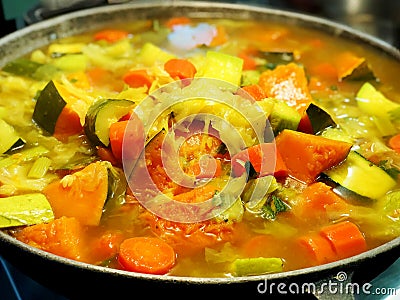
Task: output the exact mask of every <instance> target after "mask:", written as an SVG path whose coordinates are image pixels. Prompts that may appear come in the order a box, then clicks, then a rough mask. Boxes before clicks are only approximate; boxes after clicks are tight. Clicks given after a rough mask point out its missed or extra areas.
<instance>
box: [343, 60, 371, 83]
mask: <svg viewBox="0 0 400 300" xmlns="http://www.w3.org/2000/svg"><path fill="white" fill-rule="evenodd" d="M342 79H343V80H352V81H361V80H364V81H367V80H376V79H377V78H376V76H375V74H374V72H373V71H372V70H371V68H370V67H369V65H368V63H367V61H364V62H362V63H361V64H360V65H358V66H357V67H356V68H355V69H354V70H353V72H351V74H349V75H347V76H346V77H344V78H342Z"/></svg>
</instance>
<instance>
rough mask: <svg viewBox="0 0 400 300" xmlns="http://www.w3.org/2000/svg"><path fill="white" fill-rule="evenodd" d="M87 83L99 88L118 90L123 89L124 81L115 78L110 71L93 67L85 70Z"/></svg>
mask: <svg viewBox="0 0 400 300" xmlns="http://www.w3.org/2000/svg"><path fill="white" fill-rule="evenodd" d="M86 75H87V77H88V80H89V83H90V85H91V86H93V87H95V88H100V89H106V90H110V91H116V92H120V91H122V89H123V86H124V82H123V81H122V80H120V79H118V80H117V79H116V78H115V77H114V76H113V74H112V72H110V71H108V70H106V69H103V68H100V67H95V68H91V69H89V70H87V71H86Z"/></svg>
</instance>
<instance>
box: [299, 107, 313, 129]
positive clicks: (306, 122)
mask: <svg viewBox="0 0 400 300" xmlns="http://www.w3.org/2000/svg"><path fill="white" fill-rule="evenodd" d="M297 131H300V132H304V133H308V134H314V130H313V128H312V125H311V121H310V118H309V117H308V114H307V113H306V112H304V113H303V115H302V116H301V119H300V123H299V125H298V126H297Z"/></svg>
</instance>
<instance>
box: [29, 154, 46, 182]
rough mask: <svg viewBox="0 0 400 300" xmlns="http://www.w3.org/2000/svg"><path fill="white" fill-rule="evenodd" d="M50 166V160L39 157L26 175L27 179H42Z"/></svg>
mask: <svg viewBox="0 0 400 300" xmlns="http://www.w3.org/2000/svg"><path fill="white" fill-rule="evenodd" d="M50 165H51V159H50V158H48V157H45V156H42V157H39V158H38V159H37V160H35V162H34V163H33V165H32V167H31V169H30V170H29V173H28V178H36V179H37V178H42V177H43V176H44V175H45V174H46V173H47V171H48V169H49V167H50Z"/></svg>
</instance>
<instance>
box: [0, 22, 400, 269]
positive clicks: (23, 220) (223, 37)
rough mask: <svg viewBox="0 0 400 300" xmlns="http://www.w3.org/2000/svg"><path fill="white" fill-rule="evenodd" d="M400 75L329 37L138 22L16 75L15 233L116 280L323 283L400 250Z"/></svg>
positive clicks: (8, 207)
mask: <svg viewBox="0 0 400 300" xmlns="http://www.w3.org/2000/svg"><path fill="white" fill-rule="evenodd" d="M398 78H400V63H399V62H397V61H394V60H393V59H391V58H390V57H388V56H386V55H382V53H378V52H377V51H376V50H373V49H369V48H368V47H365V46H364V45H363V46H361V45H358V44H356V43H354V42H352V41H349V40H345V39H340V38H338V37H335V36H331V35H327V34H325V33H323V32H319V31H316V30H312V29H306V28H299V27H295V26H291V25H288V24H280V23H271V22H265V21H262V22H261V21H259V22H257V21H248V20H246V21H244V20H235V21H233V20H229V19H189V18H186V17H176V18H170V19H157V20H138V21H135V22H133V21H132V22H130V23H124V24H115V26H113V27H108V28H104V29H102V30H99V31H96V32H86V33H84V34H81V35H76V36H72V37H68V38H63V39H59V40H54V41H53V42H52V43H51V44H49V45H48V46H46V47H44V48H41V49H36V50H34V51H32V52H31V53H29V55H26V56H25V57H21V58H18V59H16V60H14V61H10V62H9V63H7V64H6V65H5V66H4V67H3V68H2V70H1V71H0V135H1V138H0V150H1V156H0V228H2V230H4V231H5V232H7V233H8V234H10V235H12V236H13V237H15V238H16V239H18V240H20V241H22V242H24V243H26V244H29V245H31V246H33V247H37V248H39V249H42V250H44V251H47V252H51V253H53V254H56V255H59V256H63V257H66V258H70V259H72V260H77V261H82V262H86V263H89V264H95V265H99V266H104V267H107V268H115V269H122V270H127V271H132V272H140V273H149V274H167V275H174V276H192V277H232V276H251V275H260V274H266V273H273V272H283V271H289V270H295V269H301V268H305V267H309V266H316V265H321V264H325V263H329V262H332V261H336V260H340V259H343V258H347V257H351V256H353V255H357V254H360V253H362V252H365V251H367V250H369V249H373V248H375V247H377V246H379V245H382V244H384V243H386V242H388V241H390V240H392V239H394V238H396V237H398V236H400V179H399V173H400V142H399V140H400V88H399V85H398Z"/></svg>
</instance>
